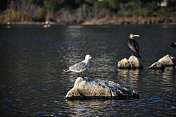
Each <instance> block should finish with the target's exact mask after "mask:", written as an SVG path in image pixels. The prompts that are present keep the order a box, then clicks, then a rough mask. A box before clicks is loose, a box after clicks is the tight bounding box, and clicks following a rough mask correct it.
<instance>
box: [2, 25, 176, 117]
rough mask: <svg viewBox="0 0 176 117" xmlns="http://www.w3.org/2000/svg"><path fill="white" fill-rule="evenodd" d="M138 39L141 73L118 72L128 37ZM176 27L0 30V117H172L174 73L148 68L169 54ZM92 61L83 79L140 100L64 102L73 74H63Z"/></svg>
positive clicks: (175, 108) (175, 93)
mask: <svg viewBox="0 0 176 117" xmlns="http://www.w3.org/2000/svg"><path fill="white" fill-rule="evenodd" d="M130 33H136V34H140V35H141V37H140V38H138V39H136V40H137V41H138V43H139V45H140V53H141V56H142V58H141V61H142V63H143V65H144V69H143V70H118V69H117V66H116V65H117V62H118V61H119V60H121V59H122V58H124V57H129V56H130V52H129V49H128V47H127V39H128V38H127V37H128V35H129V34H130ZM174 41H176V25H171V26H169V25H162V26H160V25H158V26H53V27H51V28H49V29H43V28H41V26H14V27H12V28H10V29H6V28H3V26H1V27H0V116H1V117H4V116H9V117H12V116H84V117H85V116H122V117H125V116H146V117H148V116H176V113H175V112H176V68H167V69H165V70H164V71H160V70H149V69H148V67H149V66H150V65H151V64H152V63H153V62H155V61H157V60H158V59H159V58H161V57H162V56H164V55H166V54H168V53H170V55H172V56H175V54H176V53H174V49H173V48H171V47H170V46H169V44H170V43H171V42H174ZM86 54H90V55H91V56H92V58H93V59H92V60H91V64H90V68H89V69H88V71H87V72H86V73H85V74H86V76H88V77H91V78H99V79H103V80H111V81H114V82H116V83H119V84H121V85H123V86H125V87H127V88H132V89H135V90H136V91H137V92H138V93H139V95H140V97H141V99H136V100H82V101H80V100H79V101H67V100H65V99H64V97H65V95H66V93H67V91H69V90H70V89H71V88H72V87H73V84H74V81H75V79H76V78H77V76H78V75H77V74H75V73H65V72H64V71H63V70H65V69H67V68H68V67H69V66H70V65H73V64H74V63H76V62H79V61H81V60H83V59H84V56H85V55H86Z"/></svg>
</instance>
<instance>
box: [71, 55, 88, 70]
mask: <svg viewBox="0 0 176 117" xmlns="http://www.w3.org/2000/svg"><path fill="white" fill-rule="evenodd" d="M90 59H91V56H90V55H89V54H87V55H86V56H85V60H83V61H81V62H79V63H76V64H74V65H72V66H70V67H69V71H72V72H76V73H82V72H84V71H86V70H87V69H88V68H89V64H90Z"/></svg>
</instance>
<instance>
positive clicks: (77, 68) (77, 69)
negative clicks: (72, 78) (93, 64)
mask: <svg viewBox="0 0 176 117" xmlns="http://www.w3.org/2000/svg"><path fill="white" fill-rule="evenodd" d="M85 69H87V64H86V63H85V62H79V63H76V64H74V65H73V66H70V67H69V70H70V71H75V72H81V71H84V70H85Z"/></svg>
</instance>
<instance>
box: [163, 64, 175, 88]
mask: <svg viewBox="0 0 176 117" xmlns="http://www.w3.org/2000/svg"><path fill="white" fill-rule="evenodd" d="M175 70H176V68H175V67H166V68H165V69H164V72H163V74H162V75H163V79H162V82H161V83H162V85H163V86H164V87H163V88H164V89H165V90H166V89H167V90H171V89H172V88H174V87H172V86H175V85H174V83H175V79H176V73H175Z"/></svg>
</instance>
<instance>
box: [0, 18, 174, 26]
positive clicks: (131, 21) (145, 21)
mask: <svg viewBox="0 0 176 117" xmlns="http://www.w3.org/2000/svg"><path fill="white" fill-rule="evenodd" d="M48 22H49V24H51V25H176V18H174V17H172V18H170V17H169V18H159V17H147V18H141V17H119V18H115V19H110V18H101V19H96V18H92V19H89V20H84V21H83V20H82V21H80V22H75V21H73V20H69V21H59V22H56V21H48ZM8 23H9V24H10V25H45V24H46V22H45V21H43V22H42V21H41V22H36V21H12V22H5V21H4V22H0V25H9V24H8Z"/></svg>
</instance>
